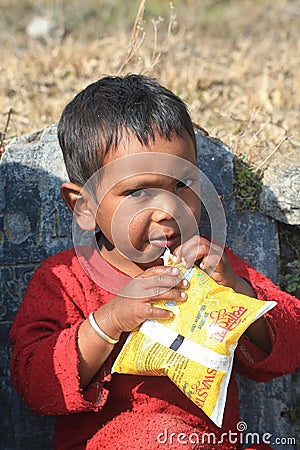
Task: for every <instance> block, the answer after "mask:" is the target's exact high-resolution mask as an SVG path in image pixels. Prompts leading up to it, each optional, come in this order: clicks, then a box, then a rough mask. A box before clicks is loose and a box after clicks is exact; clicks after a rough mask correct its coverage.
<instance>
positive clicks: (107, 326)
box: [93, 308, 122, 340]
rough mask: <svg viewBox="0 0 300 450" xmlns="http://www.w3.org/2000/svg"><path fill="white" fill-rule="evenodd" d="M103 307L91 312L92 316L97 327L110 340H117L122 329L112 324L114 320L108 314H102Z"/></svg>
mask: <svg viewBox="0 0 300 450" xmlns="http://www.w3.org/2000/svg"><path fill="white" fill-rule="evenodd" d="M102 309H103V308H100V309H98V310H97V311H95V312H94V313H93V318H94V320H95V322H96V324H97V325H98V327H99V328H100V329H101V330H102V331H103V332H104V333H105V334H106V335H107V336H108V337H109V338H111V339H112V340H119V339H120V337H121V333H122V330H120V329H119V328H118V327H117V326H115V324H114V320H112V317H111V315H110V314H103V312H104V311H102Z"/></svg>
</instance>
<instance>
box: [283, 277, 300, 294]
mask: <svg viewBox="0 0 300 450" xmlns="http://www.w3.org/2000/svg"><path fill="white" fill-rule="evenodd" d="M283 281H284V287H285V290H286V291H287V292H289V293H290V294H295V293H296V292H297V291H298V290H299V289H300V275H299V274H297V273H287V274H285V275H284V277H283Z"/></svg>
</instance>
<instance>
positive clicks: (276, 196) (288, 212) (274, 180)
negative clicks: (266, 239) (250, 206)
mask: <svg viewBox="0 0 300 450" xmlns="http://www.w3.org/2000/svg"><path fill="white" fill-rule="evenodd" d="M299 193H300V149H299V148H298V149H294V150H290V151H289V152H288V153H286V154H285V155H279V156H278V157H277V158H276V159H274V161H272V162H271V164H270V165H269V167H268V168H267V169H266V170H265V172H264V176H263V187H262V192H261V195H260V207H261V209H262V211H263V212H264V213H265V214H267V215H268V216H271V217H273V218H274V219H276V220H278V221H279V222H283V223H286V224H289V225H300V195H299Z"/></svg>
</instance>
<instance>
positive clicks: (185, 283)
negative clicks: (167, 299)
mask: <svg viewBox="0 0 300 450" xmlns="http://www.w3.org/2000/svg"><path fill="white" fill-rule="evenodd" d="M182 284H183V286H185V287H187V286H188V284H189V282H188V280H186V279H184V280H183V282H182Z"/></svg>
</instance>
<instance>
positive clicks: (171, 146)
mask: <svg viewBox="0 0 300 450" xmlns="http://www.w3.org/2000/svg"><path fill="white" fill-rule="evenodd" d="M143 153H154V154H155V155H156V156H155V157H153V158H152V160H151V162H152V165H153V168H154V167H155V165H156V164H155V161H156V163H157V165H158V164H161V162H162V160H163V159H164V158H163V155H173V156H175V157H179V158H182V159H185V160H186V161H189V162H190V163H191V164H197V155H196V149H195V147H194V143H193V141H192V139H191V137H190V136H189V134H188V133H187V132H186V131H183V133H182V137H180V136H177V135H174V136H173V137H172V138H171V139H170V140H169V139H166V138H164V137H162V136H160V135H159V134H158V133H155V134H154V141H153V142H152V141H150V142H149V144H148V145H147V146H146V145H144V144H142V143H141V142H140V141H139V140H138V139H137V138H136V137H135V136H133V135H132V134H128V135H125V136H124V137H123V138H122V139H121V141H120V143H119V145H118V147H117V148H116V149H113V150H111V151H109V152H108V153H107V154H106V155H105V157H104V159H103V166H105V165H107V164H109V163H111V162H113V161H116V160H121V161H123V164H124V165H126V164H127V163H129V159H127V162H126V157H128V156H131V155H141V154H143ZM121 161H120V163H121ZM132 161H133V159H132ZM169 161H170V159H169ZM174 161H175V160H174ZM149 163H150V161H149ZM143 169H145V167H144V168H143Z"/></svg>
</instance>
